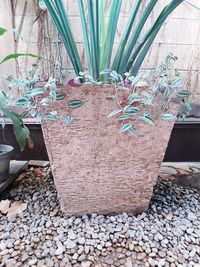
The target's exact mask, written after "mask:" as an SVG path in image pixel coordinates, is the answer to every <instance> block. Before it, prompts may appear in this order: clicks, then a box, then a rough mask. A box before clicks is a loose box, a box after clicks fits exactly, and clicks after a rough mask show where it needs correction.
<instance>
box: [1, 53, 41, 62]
mask: <svg viewBox="0 0 200 267" xmlns="http://www.w3.org/2000/svg"><path fill="white" fill-rule="evenodd" d="M22 56H29V57H37V58H40V57H39V56H37V55H34V54H23V53H16V54H10V55H8V56H6V57H5V58H4V59H2V61H0V64H2V63H3V62H6V61H8V60H10V59H16V58H18V57H22Z"/></svg>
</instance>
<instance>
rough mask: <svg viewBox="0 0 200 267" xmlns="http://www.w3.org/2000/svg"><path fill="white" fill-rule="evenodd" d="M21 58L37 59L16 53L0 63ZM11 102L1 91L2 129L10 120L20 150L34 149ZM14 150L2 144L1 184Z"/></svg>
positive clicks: (28, 133) (1, 30)
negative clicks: (27, 147)
mask: <svg viewBox="0 0 200 267" xmlns="http://www.w3.org/2000/svg"><path fill="white" fill-rule="evenodd" d="M6 32H7V30H6V29H5V28H2V27H0V36H3V35H4V34H5V33H6ZM21 56H31V57H37V56H36V55H34V54H23V53H14V54H9V55H7V56H6V57H4V58H3V59H2V60H1V61H0V64H3V63H4V62H6V61H8V60H11V59H17V58H19V57H21ZM9 102H10V99H9V96H8V95H7V94H6V93H5V92H4V91H3V90H0V113H1V125H2V127H4V126H5V121H4V118H8V119H10V120H11V121H12V123H13V131H14V134H15V137H16V139H17V142H18V144H19V146H20V149H21V150H23V149H24V148H25V146H26V144H28V145H29V147H32V146H33V143H32V140H31V137H30V132H29V129H28V128H27V127H26V126H25V125H24V123H23V120H22V117H21V116H20V115H19V114H17V113H15V112H14V111H12V109H11V108H10V107H9ZM13 149H14V148H13V147H12V146H10V145H6V144H0V184H2V183H4V182H5V181H6V180H7V179H8V177H9V166H10V158H11V153H12V151H13Z"/></svg>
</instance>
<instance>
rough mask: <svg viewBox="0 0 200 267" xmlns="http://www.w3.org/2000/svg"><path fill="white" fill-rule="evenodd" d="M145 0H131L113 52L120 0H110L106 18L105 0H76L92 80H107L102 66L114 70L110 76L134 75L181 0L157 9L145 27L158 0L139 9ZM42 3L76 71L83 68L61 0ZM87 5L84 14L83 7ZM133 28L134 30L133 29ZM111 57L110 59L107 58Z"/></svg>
mask: <svg viewBox="0 0 200 267" xmlns="http://www.w3.org/2000/svg"><path fill="white" fill-rule="evenodd" d="M143 2H145V0H135V1H134V4H133V6H132V8H131V10H130V15H129V19H128V21H127V24H126V25H125V27H124V30H123V33H122V35H121V39H120V42H119V46H118V48H117V51H116V54H114V52H113V46H114V41H115V37H116V33H117V26H118V20H119V17H120V11H121V7H122V0H117V1H116V0H112V1H111V6H110V10H109V16H108V21H107V23H106V19H105V0H87V1H86V3H87V4H86V3H84V1H83V0H78V5H79V13H80V20H81V28H82V32H83V37H84V47H85V51H86V60H87V69H88V72H89V75H90V76H91V77H92V78H93V80H95V81H98V82H99V81H100V80H101V81H103V82H108V81H110V77H108V75H107V73H104V74H102V71H103V70H105V69H111V70H112V71H115V73H112V75H113V76H116V73H117V74H118V75H121V76H122V75H124V73H126V72H130V73H131V74H132V75H133V76H136V75H137V73H138V71H139V69H140V67H141V64H142V62H143V61H144V58H145V57H146V55H147V53H148V51H149V49H150V47H151V45H152V43H153V41H154V39H155V38H156V36H157V34H158V32H159V30H160V28H161V27H162V25H163V23H164V22H165V21H166V19H167V18H168V16H169V15H170V14H171V12H173V10H174V9H175V8H176V7H177V6H179V5H180V4H181V3H182V2H183V0H171V1H169V4H168V5H166V6H165V7H164V8H163V10H162V11H161V12H160V14H159V15H158V17H157V18H156V19H155V22H154V23H153V24H152V25H151V26H150V27H149V28H148V29H147V30H146V31H145V27H146V26H145V25H146V23H147V21H149V17H150V16H151V15H152V13H153V12H154V8H155V7H156V4H157V2H158V0H150V2H149V4H148V5H147V7H146V9H145V10H144V11H143V12H142V13H141V9H140V8H141V6H142V3H143ZM44 4H45V5H46V8H47V9H48V11H49V13H50V15H51V17H52V19H53V21H54V24H55V26H56V28H57V30H58V32H59V33H60V36H61V37H62V40H63V42H64V45H65V48H66V50H67V52H68V54H69V57H70V59H71V62H72V65H73V68H74V70H75V73H76V75H77V76H78V75H79V73H80V72H83V70H84V69H85V66H83V65H82V64H81V60H80V56H79V54H78V49H77V44H76V43H75V38H74V35H73V32H72V29H71V23H70V21H69V18H68V14H67V11H66V10H65V8H64V6H63V1H62V0H42V1H40V6H42V8H45V7H44ZM86 9H87V15H86V12H85V10H86ZM133 29H134V30H133ZM112 58H113V60H111V59H112ZM115 78H116V77H114V79H115Z"/></svg>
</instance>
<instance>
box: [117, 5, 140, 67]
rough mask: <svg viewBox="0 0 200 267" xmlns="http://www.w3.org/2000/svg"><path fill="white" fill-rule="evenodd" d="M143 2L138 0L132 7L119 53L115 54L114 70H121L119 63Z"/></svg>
mask: <svg viewBox="0 0 200 267" xmlns="http://www.w3.org/2000/svg"><path fill="white" fill-rule="evenodd" d="M141 3H142V1H141V0H136V1H135V3H134V5H133V7H132V10H131V14H130V16H129V20H128V23H127V25H126V27H125V29H124V32H123V34H122V37H121V41H120V44H119V47H118V50H117V53H116V55H115V59H114V61H113V64H112V70H116V71H118V70H119V65H120V62H121V58H122V55H123V52H124V49H125V47H126V44H127V41H128V38H129V35H130V33H131V30H132V27H133V24H134V22H135V19H136V16H137V13H138V10H139V7H140V5H141Z"/></svg>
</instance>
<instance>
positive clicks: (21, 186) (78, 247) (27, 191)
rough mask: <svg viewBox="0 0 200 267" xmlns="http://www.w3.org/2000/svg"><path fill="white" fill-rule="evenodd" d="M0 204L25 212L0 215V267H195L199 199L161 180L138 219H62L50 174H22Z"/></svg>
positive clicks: (199, 256) (199, 249) (198, 266)
mask: <svg viewBox="0 0 200 267" xmlns="http://www.w3.org/2000/svg"><path fill="white" fill-rule="evenodd" d="M1 199H10V200H12V201H22V202H27V204H28V207H27V209H26V210H25V211H24V212H23V213H22V214H20V215H17V216H13V215H10V216H6V215H3V214H1V213H0V267H4V266H7V267H17V266H32V267H35V266H38V267H45V266H47V267H51V266H52V267H70V266H77V267H78V266H82V267H92V266H96V267H101V266H111V267H114V266H125V267H132V266H133V267H134V266H170V267H174V266H186V267H190V266H195V267H200V196H199V194H197V193H196V192H195V191H193V190H189V189H186V188H182V187H180V186H177V185H174V184H172V182H170V181H165V180H164V179H162V178H159V179H158V183H157V185H156V187H155V189H154V196H153V199H152V202H151V205H150V208H149V210H148V212H147V213H143V214H141V215H139V216H132V215H128V214H126V213H123V214H119V215H116V216H98V215H96V214H92V216H90V217H89V216H87V215H85V216H82V217H70V218H64V216H63V215H62V212H61V211H60V206H59V203H58V200H57V195H56V190H55V187H54V184H53V179H52V177H51V175H50V170H49V169H43V170H42V169H40V168H35V169H33V168H32V169H30V170H29V171H28V172H27V173H23V174H22V175H21V176H20V177H19V179H18V180H17V181H16V182H15V183H14V184H13V186H12V188H10V189H9V190H8V191H7V192H5V193H4V194H3V195H1Z"/></svg>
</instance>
